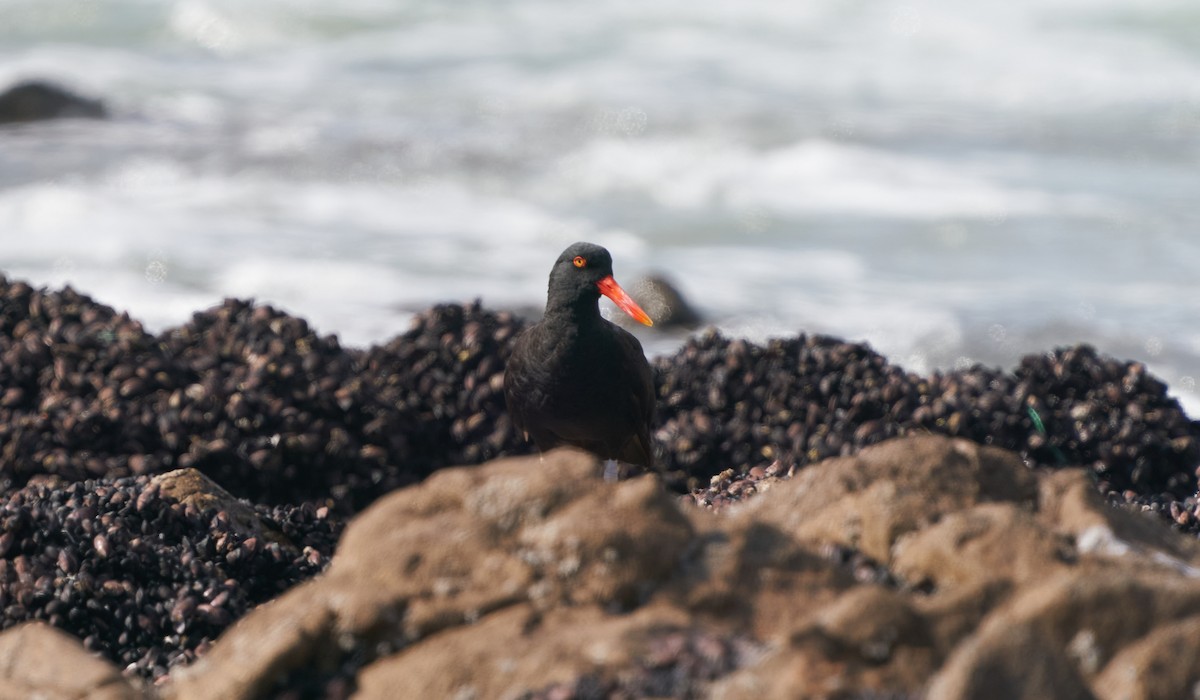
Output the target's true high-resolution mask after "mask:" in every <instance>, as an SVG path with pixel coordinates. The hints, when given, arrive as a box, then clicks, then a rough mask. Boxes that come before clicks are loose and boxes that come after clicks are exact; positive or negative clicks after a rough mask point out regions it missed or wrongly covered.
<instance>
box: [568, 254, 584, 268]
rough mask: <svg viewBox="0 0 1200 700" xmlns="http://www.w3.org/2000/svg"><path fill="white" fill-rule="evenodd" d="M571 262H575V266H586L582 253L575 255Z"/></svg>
mask: <svg viewBox="0 0 1200 700" xmlns="http://www.w3.org/2000/svg"><path fill="white" fill-rule="evenodd" d="M571 262H573V263H575V267H587V258H585V257H583V256H582V255H576V256H575V259H574V260H572V261H571Z"/></svg>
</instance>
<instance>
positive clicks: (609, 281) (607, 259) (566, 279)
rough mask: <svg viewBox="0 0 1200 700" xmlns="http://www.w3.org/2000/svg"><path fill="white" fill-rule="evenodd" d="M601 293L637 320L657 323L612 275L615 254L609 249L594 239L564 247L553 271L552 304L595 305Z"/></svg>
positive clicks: (550, 299) (551, 280)
mask: <svg viewBox="0 0 1200 700" xmlns="http://www.w3.org/2000/svg"><path fill="white" fill-rule="evenodd" d="M601 294H603V295H604V296H606V297H608V298H609V299H612V301H613V303H614V304H616V305H617V306H618V307H619V308H620V309H621V310H622V311H624V312H625V313H627V314H629V315H630V316H632V317H633V318H634V319H635V320H637V321H638V322H640V323H644V324H646V325H647V326H653V325H654V321H652V320H650V317H649V316H648V315H646V312H645V311H642V307H640V306H638V305H637V302H635V301H634V300H633V299H632V298H631V297H630V296H629V295H628V294H626V293H625V290H624V289H621V285H619V284H617V281H616V280H615V279H613V270H612V255H610V254H609V252H608V251H607V250H605V249H604V248H601V247H600V246H598V245H595V244H594V243H575V244H573V245H571V246H570V247H568V248H567V249H566V250H564V251H563V252H562V255H560V256H558V260H557V261H555V263H554V269H553V270H551V271H550V295H549V304H550V305H551V306H553V305H562V306H566V307H576V306H579V305H586V304H591V305H593V306H592V308H595V307H594V304H595V303H596V301H597V300H598V299H599V298H600V295H601Z"/></svg>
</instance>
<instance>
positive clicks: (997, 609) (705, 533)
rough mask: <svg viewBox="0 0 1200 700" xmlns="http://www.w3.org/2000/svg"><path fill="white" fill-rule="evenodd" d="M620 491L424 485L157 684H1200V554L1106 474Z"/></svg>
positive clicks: (659, 691)
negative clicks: (1129, 506)
mask: <svg viewBox="0 0 1200 700" xmlns="http://www.w3.org/2000/svg"><path fill="white" fill-rule="evenodd" d="M600 472H601V465H600V464H599V463H598V461H597V460H596V459H594V458H593V457H591V456H589V455H587V454H584V453H581V452H577V451H572V450H560V451H555V452H551V453H549V454H547V455H545V456H544V457H542V458H539V457H528V458H511V459H506V460H500V461H496V462H492V463H488V464H485V465H483V466H480V467H470V468H453V469H446V470H442V471H439V472H437V473H435V474H434V475H432V476H431V477H430V478H429V479H427V480H426V481H425V482H424V483H422V484H420V485H418V486H414V487H411V488H407V489H403V490H400V491H396V492H394V493H392V494H390V495H389V496H386V497H385V498H383V499H381V500H380V501H378V502H377V503H375V504H374V505H373V506H371V507H370V508H369V509H368V510H366V511H364V512H363V513H362V514H361V515H360V516H359V517H357V518H356V519H355V520H354V521H353V522H352V523H351V524H350V525H349V527H348V528H347V529H346V531H345V533H344V535H343V537H342V540H341V541H340V543H339V545H338V549H337V552H336V554H335V556H334V558H333V561H332V563H331V565H330V566H329V568H328V569H327V570H326V571H325V572H324V573H323V574H321V575H319V576H317V577H316V578H315V579H313V580H311V581H309V582H307V583H304V584H302V585H300V586H298V587H296V588H294V589H292V590H291V591H289V592H288V593H285V594H284V595H282V596H280V597H279V598H277V599H275V600H273V601H271V602H269V603H266V604H264V605H262V606H260V607H258V608H257V609H255V610H253V611H252V612H251V613H250V614H248V615H246V616H245V617H244V618H242V619H241V620H240V621H238V622H237V623H236V624H235V625H234V626H233V627H232V628H230V629H229V630H227V631H226V632H225V633H224V634H223V635H222V636H221V637H220V638H219V639H218V640H217V641H216V642H215V643H214V644H213V645H212V646H211V648H209V649H208V650H207V652H206V653H205V654H204V655H203V656H201V658H200V659H199V660H198V661H196V662H194V663H192V664H191V665H189V666H186V667H179V668H176V669H175V670H173V671H172V673H171V674H170V676H169V678H168V679H167V680H166V682H165V683H162V684H161V685H160V686H159V687H158V688H157V689H156V692H157V693H158V694H159V695H160V696H161V697H162V698H166V699H170V700H205V699H209V698H212V699H216V698H221V699H222V700H225V699H230V700H237V699H239V698H241V699H247V700H248V699H250V698H266V697H311V696H317V697H350V696H353V697H355V698H360V699H370V698H394V697H462V698H466V697H471V698H528V699H534V698H547V699H548V698H566V697H612V696H618V697H634V698H640V697H717V698H729V699H734V698H747V699H749V698H755V699H757V698H825V697H889V698H910V697H911V698H916V697H928V698H931V699H933V700H957V699H966V698H971V699H978V698H984V699H987V698H1044V697H1054V698H1097V699H1098V700H1109V699H1110V698H1111V699H1113V700H1115V699H1116V698H1125V697H1133V698H1175V697H1188V696H1189V695H1190V694H1191V693H1192V692H1193V688H1194V687H1196V684H1197V683H1200V667H1198V666H1197V665H1196V664H1195V663H1194V662H1193V661H1192V660H1193V659H1194V658H1195V656H1196V653H1197V652H1198V651H1200V647H1198V646H1197V644H1198V643H1197V641H1196V640H1197V634H1196V629H1197V620H1200V575H1198V574H1200V544H1198V543H1197V542H1196V541H1195V540H1194V539H1193V538H1190V537H1187V536H1185V535H1181V534H1179V533H1176V532H1173V531H1171V530H1170V529H1168V528H1167V527H1166V526H1165V525H1162V524H1161V523H1160V521H1158V520H1152V519H1149V518H1147V517H1146V516H1144V515H1142V514H1140V513H1133V512H1130V511H1127V510H1123V509H1117V508H1114V507H1111V506H1109V505H1107V504H1106V503H1104V502H1103V501H1102V500H1101V499H1099V498H1097V497H1096V496H1095V495H1094V491H1092V490H1091V489H1089V488H1088V479H1089V477H1088V476H1087V474H1086V472H1084V471H1082V470H1069V469H1068V470H1059V471H1056V472H1038V471H1034V470H1031V469H1029V468H1027V467H1025V466H1024V464H1023V463H1022V462H1021V460H1020V459H1019V458H1017V457H1016V456H1015V455H1013V454H1011V453H1008V452H1005V451H1003V450H1000V449H995V448H989V447H981V446H979V445H977V444H975V443H972V442H968V441H966V440H955V439H948V438H942V437H935V436H921V437H913V438H906V439H901V440H895V441H891V442H888V443H884V444H881V445H879V446H876V447H873V448H870V449H867V450H864V451H863V452H862V453H861V454H860V455H858V456H856V457H844V458H838V459H833V460H829V461H826V462H823V463H819V464H816V465H813V466H811V467H809V468H807V469H805V470H803V471H801V472H800V473H799V474H798V475H797V476H796V477H795V478H792V479H789V480H778V481H776V482H775V483H774V484H773V485H772V487H771V488H770V490H768V491H766V492H764V493H760V494H759V495H757V496H755V498H753V499H750V500H748V501H746V502H745V503H743V504H741V505H735V506H731V507H728V508H725V509H723V510H721V511H716V512H714V511H711V510H706V509H702V508H699V507H696V506H694V505H691V500H690V499H683V500H681V499H680V498H679V497H677V496H672V495H669V494H668V493H667V492H666V491H665V490H663V489H662V488H661V486H660V484H659V483H658V482H657V481H656V479H655V478H654V477H649V476H647V477H640V478H636V479H631V480H628V481H623V482H618V483H608V482H605V481H603V480H602V479H601V478H600V477H599V474H600ZM13 633H14V632H13V631H10V632H8V633H6V634H9V635H11V634H13ZM6 638H7V637H5V636H0V645H2V644H3V643H4V640H5V639H6ZM89 677H93V676H89ZM94 678H96V679H97V682H101V681H103V684H106V685H111V684H113V683H114V681H112V680H111V673H109V674H108V675H105V674H103V673H96V674H94ZM37 679H38V680H39V682H41V681H44V682H46V683H49V680H48V677H47V676H44V675H42V676H37ZM30 687H35V686H30ZM36 687H40V686H36ZM113 687H117V688H123V687H124V686H121V685H120V684H116V685H114V686H113ZM122 692H124V691H122Z"/></svg>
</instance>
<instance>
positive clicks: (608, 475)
mask: <svg viewBox="0 0 1200 700" xmlns="http://www.w3.org/2000/svg"><path fill="white" fill-rule="evenodd" d="M618 471H619V466H618V464H617V460H615V459H606V460H604V480H605V481H616V480H617V476H618Z"/></svg>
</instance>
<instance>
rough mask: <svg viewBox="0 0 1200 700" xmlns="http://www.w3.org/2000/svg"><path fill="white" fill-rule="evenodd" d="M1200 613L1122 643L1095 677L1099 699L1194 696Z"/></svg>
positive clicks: (1199, 672)
mask: <svg viewBox="0 0 1200 700" xmlns="http://www.w3.org/2000/svg"><path fill="white" fill-rule="evenodd" d="M1197 659H1200V616H1196V615H1193V616H1191V617H1188V618H1186V619H1183V620H1180V621H1179V622H1175V623H1171V624H1167V625H1164V626H1162V627H1159V628H1158V629H1156V630H1154V631H1152V632H1150V633H1149V634H1147V635H1146V636H1145V637H1142V638H1141V639H1139V640H1138V641H1137V642H1135V643H1133V644H1130V645H1129V646H1127V647H1125V648H1124V649H1122V650H1121V652H1120V653H1118V654H1117V655H1116V656H1114V657H1113V660H1112V661H1110V662H1108V665H1107V666H1105V667H1104V671H1103V672H1101V673H1100V675H1099V676H1097V677H1096V681H1095V688H1096V695H1097V696H1098V697H1100V698H1102V700H1172V699H1173V698H1186V697H1189V696H1192V697H1195V694H1196V688H1197V687H1200V663H1197V662H1196V660H1197Z"/></svg>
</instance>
